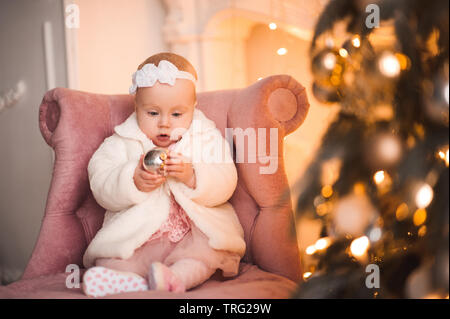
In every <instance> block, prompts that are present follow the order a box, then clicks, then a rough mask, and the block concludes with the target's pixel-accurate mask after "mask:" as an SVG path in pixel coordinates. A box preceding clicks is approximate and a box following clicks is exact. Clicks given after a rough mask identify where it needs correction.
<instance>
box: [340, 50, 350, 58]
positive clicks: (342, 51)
mask: <svg viewBox="0 0 450 319" xmlns="http://www.w3.org/2000/svg"><path fill="white" fill-rule="evenodd" d="M339 55H340V56H341V57H343V58H346V57H348V52H347V50H345V49H344V48H341V49H339Z"/></svg>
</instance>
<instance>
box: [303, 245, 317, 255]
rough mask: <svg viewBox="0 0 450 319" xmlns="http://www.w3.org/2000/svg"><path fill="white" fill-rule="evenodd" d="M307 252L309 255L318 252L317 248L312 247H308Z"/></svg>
mask: <svg viewBox="0 0 450 319" xmlns="http://www.w3.org/2000/svg"><path fill="white" fill-rule="evenodd" d="M305 252H306V254H307V255H313V254H314V253H315V252H316V246H315V245H310V246H308V247H306V250H305Z"/></svg>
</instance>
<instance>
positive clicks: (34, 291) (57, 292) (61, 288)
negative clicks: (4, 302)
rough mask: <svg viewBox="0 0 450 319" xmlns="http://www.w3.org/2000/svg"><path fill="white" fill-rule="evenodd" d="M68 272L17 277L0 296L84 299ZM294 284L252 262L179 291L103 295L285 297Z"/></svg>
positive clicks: (138, 297) (287, 296) (213, 297)
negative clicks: (228, 276) (72, 285)
mask: <svg viewBox="0 0 450 319" xmlns="http://www.w3.org/2000/svg"><path fill="white" fill-rule="evenodd" d="M67 276H68V273H58V274H53V275H48V276H41V277H36V278H32V279H26V280H19V281H16V282H14V283H12V284H10V285H8V286H0V298H21V299H22V298H23V299H27V298H32V299H52V298H55V299H66V298H70V299H72V298H77V299H78V298H88V297H87V296H86V295H84V294H83V292H82V290H81V288H71V289H69V288H67V287H66V278H67ZM296 287H297V284H296V283H295V282H293V281H291V280H289V279H287V278H285V277H283V276H279V275H276V274H273V273H269V272H266V271H263V270H261V269H259V268H258V267H257V266H255V265H250V264H245V263H241V264H240V269H239V275H238V276H237V277H234V278H231V279H224V278H222V277H221V275H220V274H219V273H216V274H215V275H213V277H211V278H210V279H209V280H208V281H206V282H205V283H203V284H202V285H201V286H199V287H197V288H195V289H192V290H190V291H188V292H186V293H183V294H174V293H169V292H159V291H141V292H129V293H121V294H117V295H110V296H107V297H106V298H122V299H125V298H126V299H128V298H136V299H141V298H145V299H188V298H190V299H286V298H289V297H290V296H291V295H292V293H293V292H294V291H295V289H296Z"/></svg>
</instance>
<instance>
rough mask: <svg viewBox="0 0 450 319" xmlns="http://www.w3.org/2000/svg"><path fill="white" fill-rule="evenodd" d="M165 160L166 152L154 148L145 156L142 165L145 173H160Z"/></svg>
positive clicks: (162, 149)
mask: <svg viewBox="0 0 450 319" xmlns="http://www.w3.org/2000/svg"><path fill="white" fill-rule="evenodd" d="M166 159H167V150H166V149H164V148H158V147H156V148H154V149H152V150H150V151H148V152H147V154H145V156H144V161H143V165H144V168H145V170H146V171H149V172H158V173H161V171H162V169H163V168H164V165H165V161H166Z"/></svg>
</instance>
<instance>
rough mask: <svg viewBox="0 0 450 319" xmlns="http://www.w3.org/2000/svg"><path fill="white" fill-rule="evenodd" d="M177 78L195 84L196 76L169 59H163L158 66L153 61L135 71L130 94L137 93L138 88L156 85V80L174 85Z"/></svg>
mask: <svg viewBox="0 0 450 319" xmlns="http://www.w3.org/2000/svg"><path fill="white" fill-rule="evenodd" d="M176 79H187V80H191V81H192V82H193V83H194V85H195V78H194V76H193V75H192V74H191V73H189V72H185V71H180V70H178V68H177V67H176V66H175V65H173V64H172V63H170V62H169V61H167V60H161V61H160V62H159V65H158V67H156V66H155V65H154V64H153V63H148V64H146V65H144V66H143V67H142V68H141V69H140V70H137V71H136V72H134V73H133V84H132V85H131V86H130V94H134V93H136V90H137V88H141V87H151V86H153V85H155V83H156V81H159V83H167V84H170V85H172V86H174V85H175V81H176Z"/></svg>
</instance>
